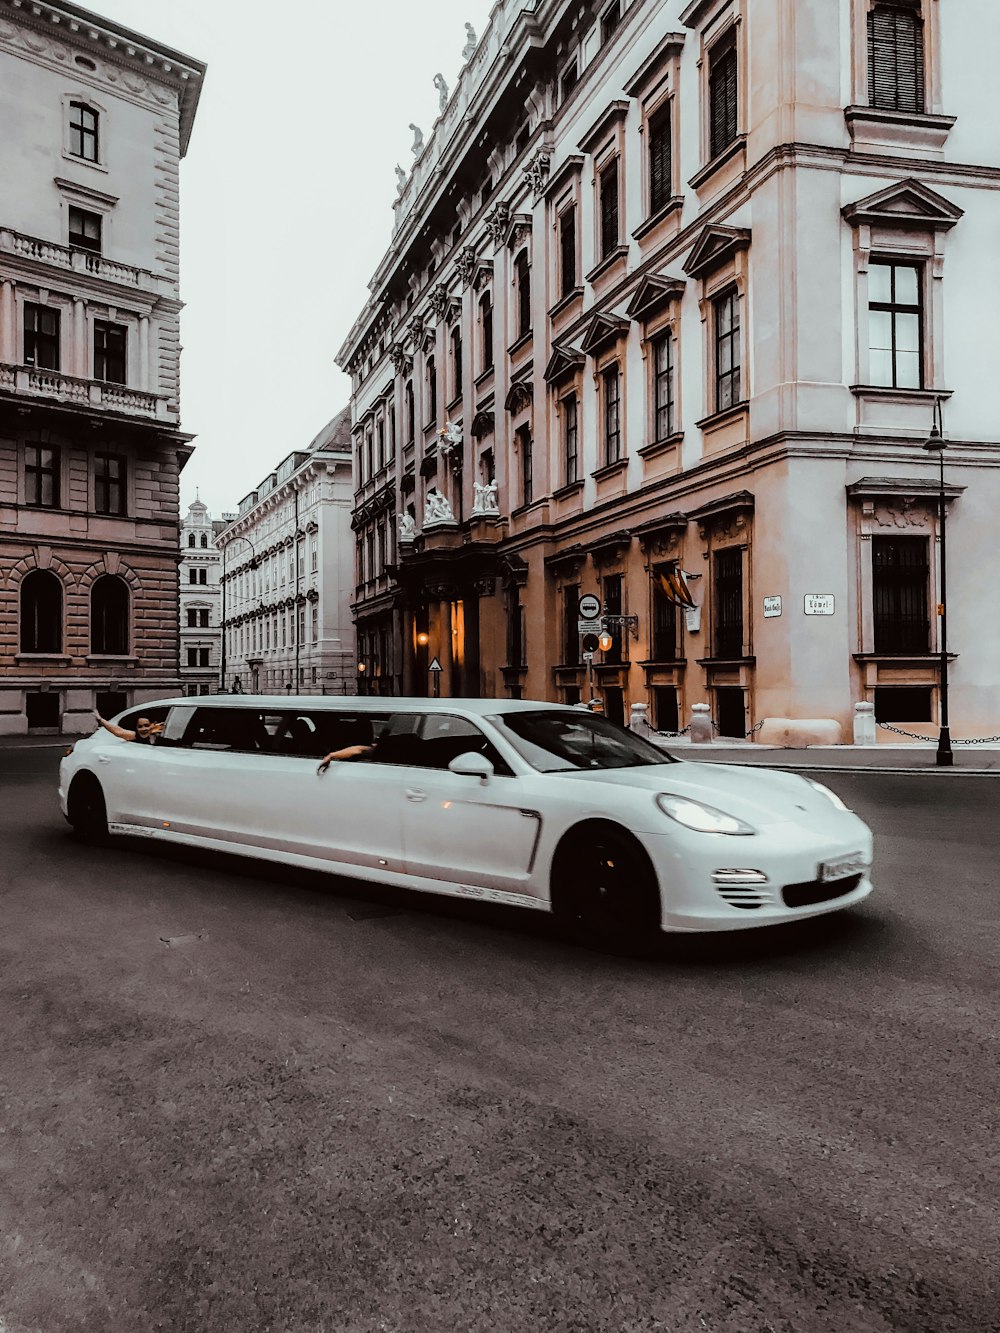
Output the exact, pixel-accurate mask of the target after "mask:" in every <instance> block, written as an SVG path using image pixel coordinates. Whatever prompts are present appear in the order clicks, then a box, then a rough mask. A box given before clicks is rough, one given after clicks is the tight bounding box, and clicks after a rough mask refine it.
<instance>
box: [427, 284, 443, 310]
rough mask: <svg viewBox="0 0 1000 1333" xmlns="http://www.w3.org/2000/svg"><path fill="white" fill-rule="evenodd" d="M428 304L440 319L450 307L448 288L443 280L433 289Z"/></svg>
mask: <svg viewBox="0 0 1000 1333" xmlns="http://www.w3.org/2000/svg"><path fill="white" fill-rule="evenodd" d="M427 304H428V305H429V306H430V308H431V310H433V312H434V314H435V315H436V316H437V317H438V319H440V318H441V316H442V315H443V314H444V312H445V310H447V308H448V288H447V287H446V286H445V285H444V283H443V282H439V283H438V284H437V286H436V287H433V288H432V289H431V294H430V296H428V298H427Z"/></svg>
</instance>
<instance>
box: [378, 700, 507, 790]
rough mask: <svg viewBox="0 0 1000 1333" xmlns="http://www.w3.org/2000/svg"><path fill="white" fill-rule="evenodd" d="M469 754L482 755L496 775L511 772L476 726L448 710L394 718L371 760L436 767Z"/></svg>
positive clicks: (445, 766)
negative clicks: (446, 711)
mask: <svg viewBox="0 0 1000 1333" xmlns="http://www.w3.org/2000/svg"><path fill="white" fill-rule="evenodd" d="M470 753H471V754H481V755H484V756H485V757H486V758H487V759H488V760H489V761H490V763H491V764H492V765H493V769H494V772H496V773H497V774H499V775H500V776H502V777H509V776H510V775H511V768H510V766H509V764H508V763H507V761H506V760H505V759H504V758H503V757H502V756H501V754H500V753H499V751H498V750H497V749H496V747H495V746H494V745H493V743H492V742H491V741H490V740H488V739H487V737H486V736H485V734H484V733H483V732H482V731H481V730H480V729H479V727H477V726H476V724H475V723H474V722H470V721H468V720H467V719H466V718H464V717H454V716H452V715H451V714H449V713H428V714H426V715H425V716H423V717H420V716H418V715H415V714H402V715H399V716H396V717H394V718H393V719H392V725H391V727H390V729H389V730H388V732H387V733H386V735H385V736H383V737H382V739H381V740H380V741H379V742H378V744H377V745H376V746H375V750H374V752H373V754H372V756H371V760H372V762H374V763H380V764H405V765H407V766H409V767H413V768H433V769H439V770H440V769H446V768H447V767H448V765H449V764H450V763H451V761H452V760H453V759H456V758H457V757H458V756H459V755H460V754H470Z"/></svg>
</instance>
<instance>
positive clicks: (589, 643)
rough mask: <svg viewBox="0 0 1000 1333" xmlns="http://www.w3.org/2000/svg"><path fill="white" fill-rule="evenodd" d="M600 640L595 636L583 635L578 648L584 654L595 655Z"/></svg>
mask: <svg viewBox="0 0 1000 1333" xmlns="http://www.w3.org/2000/svg"><path fill="white" fill-rule="evenodd" d="M599 643H600V640H599V639H598V637H597V635H596V634H585V635H584V636H583V638H582V639H581V640H580V646H581V648H582V649H583V651H584V652H585V653H596V652H597V647H598V644H599Z"/></svg>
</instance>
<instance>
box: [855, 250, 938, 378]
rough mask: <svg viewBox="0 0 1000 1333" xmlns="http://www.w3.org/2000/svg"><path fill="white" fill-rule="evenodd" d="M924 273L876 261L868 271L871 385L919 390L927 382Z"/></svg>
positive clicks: (917, 268)
mask: <svg viewBox="0 0 1000 1333" xmlns="http://www.w3.org/2000/svg"><path fill="white" fill-rule="evenodd" d="M922 277H923V270H922V268H921V266H920V265H919V264H896V263H893V262H892V261H891V260H873V261H872V263H871V264H870V265H869V268H868V375H869V382H870V383H871V384H881V385H887V386H891V387H892V388H894V389H920V388H923V380H924V374H923V369H924V364H923V363H924V356H923V311H922V305H921V299H920V288H921V279H922Z"/></svg>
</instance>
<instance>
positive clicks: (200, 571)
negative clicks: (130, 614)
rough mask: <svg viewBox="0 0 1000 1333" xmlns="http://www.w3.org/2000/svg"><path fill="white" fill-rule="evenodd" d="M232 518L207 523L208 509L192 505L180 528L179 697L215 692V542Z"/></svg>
mask: <svg viewBox="0 0 1000 1333" xmlns="http://www.w3.org/2000/svg"><path fill="white" fill-rule="evenodd" d="M233 518H235V515H234V514H224V515H223V516H222V518H221V519H215V520H214V521H213V519H212V515H211V514H210V513H209V512H208V506H207V505H205V504H203V503H202V501H201V500H194V501H192V503H191V504H190V505H188V511H187V517H186V518H185V519H184V521H183V522H182V523H181V563H180V570H179V588H178V590H179V594H180V626H181V628H180V637H181V665H180V677H181V681H182V683H183V688H184V693H185V694H214V693H215V691H216V690H217V689H218V688H219V664H220V657H221V647H222V613H221V608H220V597H219V591H220V584H219V574H220V565H221V557H220V555H219V550H218V547H217V546H216V544H215V538H216V534H217V533H219V532H221V531H222V530H223V528H225V527H226V526H227V522H231V521H232V519H233Z"/></svg>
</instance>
